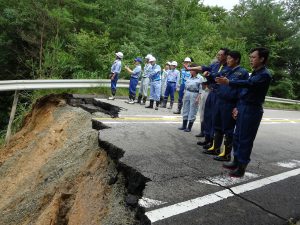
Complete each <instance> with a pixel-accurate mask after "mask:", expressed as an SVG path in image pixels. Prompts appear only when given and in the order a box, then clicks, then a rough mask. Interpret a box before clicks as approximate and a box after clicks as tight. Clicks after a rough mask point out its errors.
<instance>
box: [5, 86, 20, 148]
mask: <svg viewBox="0 0 300 225" xmlns="http://www.w3.org/2000/svg"><path fill="white" fill-rule="evenodd" d="M18 99H19V91H18V90H16V91H15V96H14V102H13V105H12V109H11V112H10V118H9V123H8V127H7V132H6V137H5V143H6V144H8V143H9V139H10V136H11V126H12V123H13V121H14V118H15V114H16V109H17V104H18Z"/></svg>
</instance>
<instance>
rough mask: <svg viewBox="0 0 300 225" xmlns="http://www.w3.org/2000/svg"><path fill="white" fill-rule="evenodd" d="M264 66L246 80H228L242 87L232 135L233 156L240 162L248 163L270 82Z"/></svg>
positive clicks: (234, 85)
mask: <svg viewBox="0 0 300 225" xmlns="http://www.w3.org/2000/svg"><path fill="white" fill-rule="evenodd" d="M271 79H272V77H271V74H270V72H269V71H268V69H267V68H266V67H262V68H260V69H258V70H256V71H253V73H252V74H251V76H250V78H249V79H248V80H229V86H231V87H238V88H244V89H243V90H242V91H241V93H240V99H239V102H238V105H237V109H238V116H237V121H236V128H235V132H234V136H233V149H234V157H235V158H236V159H237V160H238V162H239V163H240V164H248V163H249V162H250V155H251V151H252V147H253V142H254V139H255V137H256V133H257V130H258V127H259V124H260V121H261V119H262V116H263V107H262V104H263V103H264V101H265V96H266V94H267V92H268V89H269V85H270V82H271Z"/></svg>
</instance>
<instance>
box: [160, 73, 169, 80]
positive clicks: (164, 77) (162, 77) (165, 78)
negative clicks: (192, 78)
mask: <svg viewBox="0 0 300 225" xmlns="http://www.w3.org/2000/svg"><path fill="white" fill-rule="evenodd" d="M168 72H169V70H163V72H162V73H161V83H166V82H167V74H168Z"/></svg>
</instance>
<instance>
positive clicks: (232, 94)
mask: <svg viewBox="0 0 300 225" xmlns="http://www.w3.org/2000/svg"><path fill="white" fill-rule="evenodd" d="M221 75H222V76H226V77H227V79H229V80H248V78H249V73H248V72H247V70H245V69H244V68H242V67H240V66H237V67H235V68H233V69H231V70H229V71H226V73H225V74H221ZM241 91H242V89H241V88H235V87H232V86H228V85H220V86H219V88H218V89H217V96H218V97H217V100H216V107H215V110H216V112H215V114H214V115H215V118H214V121H215V124H214V129H215V131H219V132H221V133H222V134H225V137H227V138H230V139H231V138H232V136H233V131H234V127H235V122H236V121H235V119H233V117H232V111H233V109H234V108H235V107H236V105H237V102H238V99H239V93H240V92H241Z"/></svg>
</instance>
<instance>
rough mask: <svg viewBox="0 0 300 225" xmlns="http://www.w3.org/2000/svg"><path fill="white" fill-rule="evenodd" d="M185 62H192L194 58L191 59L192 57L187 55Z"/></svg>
mask: <svg viewBox="0 0 300 225" xmlns="http://www.w3.org/2000/svg"><path fill="white" fill-rule="evenodd" d="M184 62H192V60H191V58H189V57H186V58H185V59H184Z"/></svg>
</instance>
